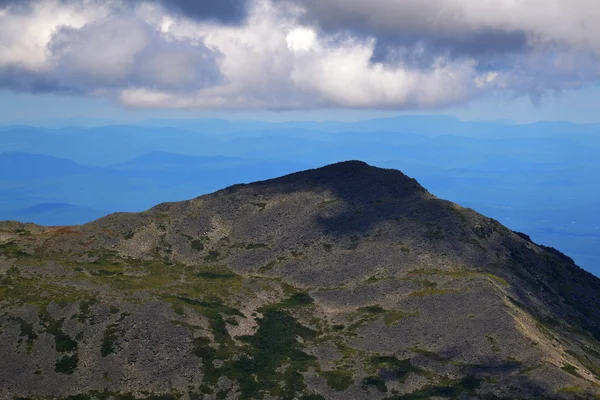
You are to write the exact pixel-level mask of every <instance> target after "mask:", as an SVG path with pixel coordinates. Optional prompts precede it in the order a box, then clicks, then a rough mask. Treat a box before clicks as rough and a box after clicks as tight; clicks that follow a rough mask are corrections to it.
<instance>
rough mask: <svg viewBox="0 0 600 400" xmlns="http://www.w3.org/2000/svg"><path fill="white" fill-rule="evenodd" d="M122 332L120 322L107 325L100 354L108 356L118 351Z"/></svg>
mask: <svg viewBox="0 0 600 400" xmlns="http://www.w3.org/2000/svg"><path fill="white" fill-rule="evenodd" d="M122 333H123V332H122V330H121V328H120V326H119V324H111V325H109V326H107V327H106V330H105V331H104V336H103V338H102V346H101V347H100V354H102V357H107V356H108V355H110V354H115V353H116V352H117V350H118V340H119V336H120V335H121V334H122Z"/></svg>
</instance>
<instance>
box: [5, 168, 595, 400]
mask: <svg viewBox="0 0 600 400" xmlns="http://www.w3.org/2000/svg"><path fill="white" fill-rule="evenodd" d="M599 305H600V281H599V280H598V279H597V278H595V277H594V276H592V275H590V274H588V273H586V272H585V271H583V270H581V269H580V268H578V267H577V266H576V265H575V264H574V263H573V262H572V260H571V259H569V258H568V257H566V256H564V255H563V254H561V253H559V252H557V251H556V250H554V249H551V248H546V247H544V246H539V245H536V244H534V243H532V242H531V240H530V239H529V238H528V237H527V236H526V235H523V234H518V233H515V232H512V231H510V230H509V229H507V228H505V227H503V226H502V225H501V224H500V223H498V222H497V221H494V220H492V219H489V218H486V217H484V216H482V215H479V214H477V213H476V212H474V211H472V210H469V209H464V208H462V207H460V206H458V205H456V204H452V203H450V202H447V201H444V200H440V199H437V198H436V197H434V196H433V195H431V194H430V193H428V192H427V191H426V190H425V189H424V188H422V187H421V186H420V185H419V184H418V183H417V182H416V181H415V180H413V179H411V178H408V177H406V176H405V175H403V174H402V173H400V172H399V171H395V170H384V169H378V168H374V167H370V166H368V165H367V164H364V163H361V162H357V161H352V162H345V163H339V164H334V165H330V166H327V167H323V168H320V169H316V170H310V171H305V172H300V173H296V174H292V175H288V176H285V177H282V178H278V179H274V180H270V181H265V182H258V183H253V184H249V185H238V186H233V187H230V188H227V189H225V190H222V191H219V192H216V193H214V194H211V195H206V196H202V197H199V198H196V199H193V200H190V201H185V202H179V203H170V204H161V205H158V206H156V207H154V208H153V209H151V210H148V211H146V212H143V213H138V214H114V215H110V216H108V217H105V218H102V219H100V220H98V221H95V222H93V223H90V224H87V225H83V226H76V227H59V228H57V227H40V226H35V225H31V224H20V223H15V222H5V223H1V224H0V398H2V399H13V398H19V399H70V400H80V399H111V398H114V399H120V400H123V399H148V400H149V399H155V400H157V399H162V400H170V399H179V398H181V399H194V400H195V399H217V398H232V399H233V398H245V399H258V398H269V399H273V398H285V399H291V398H298V399H305V400H309V399H324V398H325V399H367V398H368V399H429V398H434V399H518V398H523V399H529V398H557V399H563V398H564V399H594V398H597V399H600V386H598V385H599V384H600V343H599V342H598V339H600V309H599V307H598V306H599Z"/></svg>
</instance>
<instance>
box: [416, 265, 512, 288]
mask: <svg viewBox="0 0 600 400" xmlns="http://www.w3.org/2000/svg"><path fill="white" fill-rule="evenodd" d="M410 274H411V275H417V276H449V277H452V278H457V279H460V278H473V277H484V278H489V279H491V280H493V281H494V282H496V283H498V284H500V285H502V286H508V282H507V281H506V280H505V279H503V278H501V277H499V276H497V275H494V274H491V273H489V272H485V271H470V270H461V269H459V270H442V269H414V270H412V271H410Z"/></svg>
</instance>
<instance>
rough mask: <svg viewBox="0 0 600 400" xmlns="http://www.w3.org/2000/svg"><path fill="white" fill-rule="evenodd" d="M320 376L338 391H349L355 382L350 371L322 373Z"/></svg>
mask: <svg viewBox="0 0 600 400" xmlns="http://www.w3.org/2000/svg"><path fill="white" fill-rule="evenodd" d="M320 375H321V376H322V377H323V378H325V380H326V381H327V385H328V386H329V387H330V388H332V389H335V390H337V391H343V390H346V389H348V388H349V387H350V385H352V382H353V381H354V378H353V376H352V373H350V372H348V371H321V373H320Z"/></svg>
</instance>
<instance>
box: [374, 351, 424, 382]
mask: <svg viewBox="0 0 600 400" xmlns="http://www.w3.org/2000/svg"><path fill="white" fill-rule="evenodd" d="M368 363H369V365H370V369H371V370H373V369H375V370H376V371H377V373H378V374H379V375H380V376H382V375H392V376H395V377H396V379H397V380H398V382H401V383H403V382H404V381H405V380H406V377H407V376H408V375H409V374H410V373H415V374H419V375H423V374H424V370H422V369H421V368H418V367H415V366H413V365H412V364H411V362H410V359H405V360H399V359H398V358H396V357H391V356H373V357H371V358H370V359H369V360H368ZM390 372H391V374H390Z"/></svg>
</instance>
